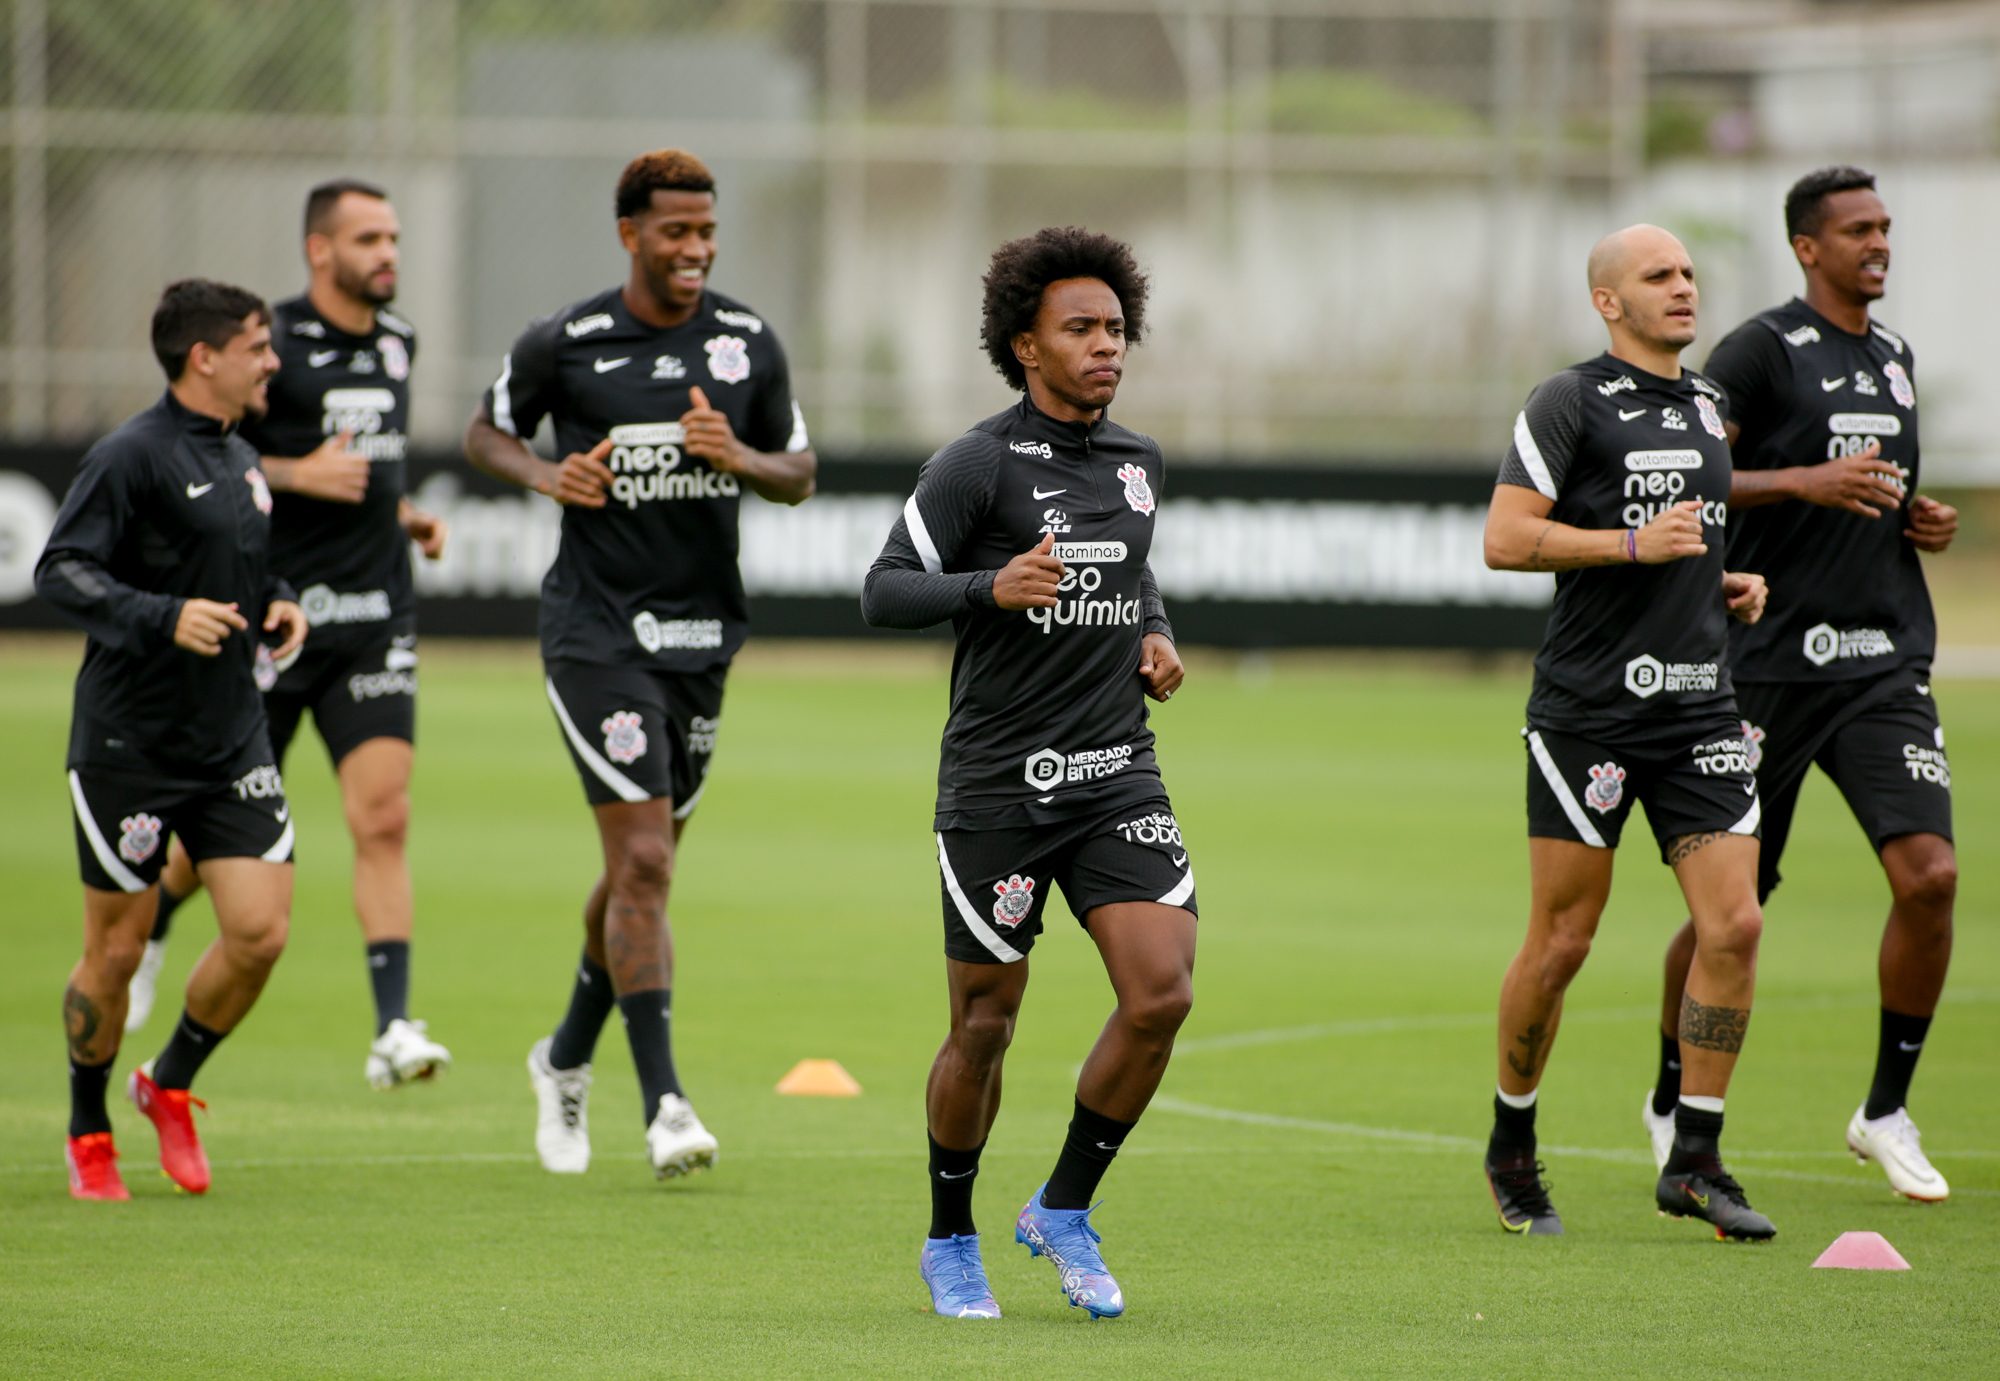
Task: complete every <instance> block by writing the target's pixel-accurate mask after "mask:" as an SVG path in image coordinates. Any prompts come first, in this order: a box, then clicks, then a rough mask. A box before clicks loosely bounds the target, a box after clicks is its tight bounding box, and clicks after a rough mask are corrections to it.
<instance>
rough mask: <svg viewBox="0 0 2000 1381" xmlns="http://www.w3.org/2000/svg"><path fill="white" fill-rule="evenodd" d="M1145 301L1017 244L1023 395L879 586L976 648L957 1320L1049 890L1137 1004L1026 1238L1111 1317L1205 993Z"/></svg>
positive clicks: (953, 1219)
mask: <svg viewBox="0 0 2000 1381" xmlns="http://www.w3.org/2000/svg"><path fill="white" fill-rule="evenodd" d="M1145 305H1146V277H1145V275H1144V274H1143V273H1141V272H1140V271H1139V267H1138V265H1137V263H1135V262H1134V260H1133V258H1132V251H1131V250H1130V249H1129V248H1127V247H1126V246H1125V245H1123V244H1121V243H1120V242H1118V241H1117V240H1114V239H1111V238H1110V237H1109V236H1105V235H1095V234H1092V233H1091V232H1089V231H1087V230H1078V229H1074V228H1070V229H1061V230H1043V231H1041V232H1039V233H1037V234H1034V235H1030V236H1028V237H1027V238H1026V239H1021V240H1015V241H1012V242H1011V243H1009V244H1006V245H1002V246H1001V247H1000V250H999V252H998V253H996V254H995V255H994V256H993V263H992V267H991V268H990V270H989V271H988V273H987V275H986V312H985V324H984V327H983V334H984V336H985V340H986V348H987V351H988V353H989V354H990V355H991V356H992V359H993V363H994V365H995V366H996V367H997V368H998V369H999V370H1000V372H1001V373H1002V374H1003V375H1005V376H1006V377H1007V380H1008V381H1009V382H1010V383H1012V384H1013V385H1015V387H1017V388H1020V389H1022V390H1023V392H1024V395H1025V396H1024V397H1023V398H1022V399H1021V401H1020V402H1019V403H1017V404H1015V405H1014V406H1013V407H1011V408H1009V409H1008V410H1007V411H1005V412H1003V413H1001V414H999V415H998V416H996V417H989V418H987V419H986V420H985V421H984V422H981V423H980V424H979V425H978V426H976V427H974V428H973V429H972V430H971V431H969V432H967V433H966V434H965V435H964V436H962V437H960V438H959V439H958V440H957V441H954V442H952V443H951V444H950V445H949V446H947V447H945V448H944V449H943V450H941V451H939V452H938V453H937V454H936V455H934V456H932V457H931V459H930V461H929V462H928V463H927V464H926V465H925V466H924V469H923V473H922V474H921V475H920V476H919V477H918V480H917V489H916V493H915V494H913V495H912V496H911V497H910V500H909V502H908V503H907V504H905V505H904V507H903V516H902V517H901V518H900V519H899V520H898V521H897V523H896V525H895V527H894V528H893V529H892V530H891V532H890V534H889V541H888V544H887V545H886V546H885V547H884V548H883V550H882V554H881V556H880V557H878V558H877V559H876V562H875V565H874V567H873V569H871V570H870V571H869V572H868V580H867V585H866V589H865V592H864V593H863V595H862V612H863V613H864V615H865V616H866V617H867V619H868V621H869V622H870V623H872V624H875V625H877V626H881V627H891V628H926V627H929V626H930V625H932V624H935V623H939V622H942V621H943V620H945V619H950V620H951V621H952V624H953V627H954V628H955V629H956V630H957V633H958V655H957V658H956V659H955V661H954V662H953V665H952V691H951V718H950V720H949V722H948V723H947V724H946V726H945V732H944V750H943V758H942V761H941V763H940V764H939V767H938V802H937V816H936V819H935V821H934V822H933V828H934V830H935V831H936V838H937V851H938V869H939V872H940V875H941V880H942V883H943V894H944V895H943V907H944V931H945V943H944V950H945V979H946V983H947V986H948V987H949V989H950V995H951V1031H950V1034H949V1035H948V1036H947V1037H946V1038H945V1042H944V1047H943V1049H941V1050H939V1051H938V1055H937V1060H936V1062H935V1063H934V1064H933V1065H932V1067H931V1076H930V1088H929V1093H928V1097H927V1113H928V1124H929V1133H930V1181H931V1227H930V1233H929V1236H928V1238H927V1240H926V1241H925V1243H924V1247H923V1252H922V1255H921V1257H920V1269H921V1271H922V1274H923V1278H924V1281H925V1283H926V1284H927V1285H929V1286H930V1290H931V1304H932V1307H933V1309H935V1310H936V1312H937V1313H938V1314H939V1315H940V1316H943V1317H947V1318H981V1319H991V1318H998V1317H999V1316H1000V1307H999V1305H998V1304H996V1303H995V1302H994V1300H993V1292H992V1290H991V1288H990V1287H989V1286H988V1284H987V1280H986V1269H985V1266H984V1264H983V1263H982V1261H981V1259H980V1252H979V1234H978V1230H977V1229H976V1228H975V1227H974V1225H973V1221H972V1185H973V1180H974V1179H975V1177H976V1176H977V1175H978V1172H979V1157H980V1152H981V1150H982V1149H984V1147H985V1145H986V1136H987V1133H988V1131H990V1130H991V1128H992V1126H993V1119H994V1115H995V1114H996V1113H997V1112H998V1111H999V1107H1000V1066H1001V1061H1002V1059H1003V1058H1004V1056H1005V1055H1006V1051H1007V1044H1008V1042H1009V1040H1010V1039H1011V1038H1012V1035H1013V1031H1014V1018H1015V1016H1016V1014H1017V1013H1018V1012H1019V1011H1020V1007H1021V999H1022V996H1023V995H1024V994H1025V992H1026V991H1027V986H1028V964H1027V957H1028V951H1029V950H1030V949H1032V948H1033V947H1034V944H1035V940H1036V937H1037V936H1038V935H1039V934H1040V933H1041V929H1042V914H1043V908H1044V907H1045V905H1046V904H1047V902H1048V896H1049V889H1050V884H1051V883H1053V884H1055V885H1057V886H1059V887H1061V888H1062V893H1063V898H1064V900H1065V901H1067V902H1068V903H1069V908H1070V910H1071V912H1072V913H1073V914H1074V915H1075V916H1076V917H1077V918H1078V920H1080V921H1081V922H1082V923H1083V926H1084V929H1085V930H1086V931H1087V932H1088V933H1089V935H1090V938H1091V939H1092V941H1094V942H1095V943H1096V945H1097V948H1098V952H1099V953H1100V954H1101V955H1102V956H1103V959H1104V966H1105V969H1106V971H1107V972H1108V973H1109V975H1110V978H1111V986H1112V989H1113V991H1114V992H1115V993H1116V995H1117V998H1118V1006H1117V1008H1116V1010H1115V1011H1114V1012H1113V1013H1112V1015H1111V1019H1110V1021H1108V1022H1107V1023H1106V1024H1105V1027H1104V1033H1103V1035H1101V1036H1100V1037H1098V1041H1097V1045H1096V1047H1095V1048H1094V1049H1093V1050H1092V1051H1091V1053H1090V1057H1089V1059H1087V1060H1086V1061H1085V1062H1084V1066H1083V1073H1082V1076H1081V1078H1079V1079H1078V1081H1077V1088H1076V1104H1075V1108H1074V1113H1073V1116H1072V1118H1071V1120H1070V1125H1069V1136H1068V1139H1067V1140H1066V1141H1065V1142H1064V1144H1063V1149H1062V1153H1061V1155H1060V1156H1059V1157H1058V1158H1057V1160H1056V1164H1055V1169H1054V1171H1053V1172H1052V1173H1051V1174H1050V1175H1049V1178H1048V1181H1047V1183H1046V1184H1044V1185H1043V1186H1042V1187H1041V1188H1039V1189H1037V1190H1036V1191H1035V1193H1034V1195H1033V1196H1032V1197H1030V1199H1029V1200H1028V1204H1027V1206H1026V1207H1025V1208H1023V1209H1022V1210H1021V1213H1020V1218H1019V1220H1018V1222H1017V1224H1016V1227H1015V1240H1016V1241H1017V1242H1020V1243H1022V1244H1023V1245H1025V1246H1027V1247H1028V1249H1029V1250H1030V1251H1031V1252H1032V1253H1033V1254H1034V1255H1036V1256H1047V1257H1048V1258H1049V1259H1050V1260H1051V1261H1052V1262H1054V1263H1055V1265H1056V1268H1057V1270H1058V1271H1060V1272H1061V1277H1062V1288H1063V1293H1064V1294H1065V1295H1067V1296H1068V1298H1069V1301H1070V1303H1071V1304H1073V1305H1077V1306H1080V1307H1082V1308H1084V1309H1087V1310H1089V1311H1090V1313H1091V1314H1092V1315H1093V1316H1095V1317H1098V1318H1110V1317H1115V1316H1116V1315H1118V1314H1120V1313H1123V1312H1124V1308H1125V1299H1124V1295H1123V1294H1122V1293H1121V1291H1120V1290H1119V1287H1118V1282H1117V1281H1115V1280H1113V1279H1112V1278H1111V1275H1110V1273H1109V1272H1108V1271H1107V1270H1106V1269H1105V1265H1104V1259H1103V1257H1102V1256H1100V1255H1099V1254H1098V1250H1097V1243H1098V1241H1099V1240H1101V1239H1100V1238H1099V1237H1098V1235H1097V1232H1096V1230H1095V1229H1094V1228H1093V1227H1092V1226H1091V1223H1090V1218H1089V1215H1090V1210H1091V1196H1092V1195H1093V1194H1094V1193H1095V1191H1096V1189H1097V1185H1098V1182H1099V1180H1100V1179H1102V1178H1103V1176H1104V1173H1105V1171H1106V1170H1107V1169H1109V1168H1110V1165H1111V1160H1112V1157H1113V1156H1115V1155H1116V1154H1117V1152H1118V1148H1119V1146H1120V1145H1122V1144H1123V1142H1124V1140H1125V1138H1126V1136H1127V1135H1128V1134H1130V1132H1131V1131H1132V1128H1133V1126H1134V1125H1135V1124H1136V1123H1137V1122H1138V1120H1139V1115H1140V1114H1141V1113H1142V1112H1144V1111H1145V1108H1146V1105H1147V1103H1148V1102H1150V1101H1151V1100H1152V1097H1153V1091H1154V1089H1156V1088H1157V1087H1159V1082H1160V1076H1161V1075H1162V1074H1164V1073H1165V1072H1166V1067H1167V1057H1168V1056H1169V1054H1171V1053H1172V1050H1173V1044H1174V1035H1175V1033H1176V1032H1178V1031H1179V1030H1180V1026H1181V1022H1182V1021H1183V1020H1184V1019H1185V1018H1186V1016H1187V1012H1188V1007H1189V1005H1190V1004H1191V1003H1192V1002H1193V1000H1194V983H1193V977H1194V948H1195V896H1194V871H1193V869H1192V868H1190V867H1189V866H1188V850H1187V846H1186V845H1185V844H1184V843H1183V842H1182V838H1181V830H1180V825H1179V823H1178V822H1177V821H1176V820H1175V819H1174V810H1173V805H1172V804H1171V803H1170V802H1169V801H1168V799H1167V793H1166V788H1165V786H1164V785H1163V784H1162V783H1161V780H1160V769H1159V766H1158V764H1157V763H1156V762H1155V761H1154V758H1153V734H1152V731H1151V730H1150V729H1148V728H1147V727H1146V697H1147V696H1149V695H1150V696H1152V697H1153V698H1154V699H1155V700H1160V701H1165V700H1167V699H1168V698H1170V697H1171V696H1172V695H1173V693H1174V689H1175V688H1176V687H1177V686H1179V685H1180V683H1181V675H1182V672H1181V663H1180V658H1179V656H1178V655H1176V653H1175V652H1174V644H1173V626H1172V625H1171V624H1169V623H1168V622H1167V616H1166V609H1165V607H1164V606H1163V605H1162V604H1161V602H1160V594H1159V588H1158V586H1157V585H1155V583H1154V581H1153V575H1152V571H1151V570H1150V568H1149V567H1148V566H1147V564H1146V555H1147V552H1148V551H1149V549H1150V548H1151V546H1152V540H1153V519H1154V514H1155V512H1156V510H1157V506H1158V503H1159V492H1160V481H1161V471H1162V468H1163V463H1162V460H1161V457H1160V448H1159V446H1158V445H1157V444H1156V443H1155V442H1154V441H1153V440H1152V438H1150V437H1146V436H1141V435H1139V434H1138V433H1137V432H1132V431H1127V430H1126V429H1125V428H1123V427H1121V426H1119V425H1118V424H1117V423H1115V422H1113V421H1111V420H1110V419H1109V418H1108V417H1106V416H1105V411H1106V409H1107V408H1108V407H1109V405H1110V403H1111V400H1112V397H1113V395H1114V394H1116V393H1117V391H1118V382H1119V380H1120V378H1122V377H1123V374H1124V369H1125V352H1126V348H1127V346H1128V345H1129V344H1130V343H1131V342H1132V341H1133V340H1135V339H1136V338H1137V336H1138V328H1139V323H1140V321H1141V319H1142V317H1143V314H1144V311H1145Z"/></svg>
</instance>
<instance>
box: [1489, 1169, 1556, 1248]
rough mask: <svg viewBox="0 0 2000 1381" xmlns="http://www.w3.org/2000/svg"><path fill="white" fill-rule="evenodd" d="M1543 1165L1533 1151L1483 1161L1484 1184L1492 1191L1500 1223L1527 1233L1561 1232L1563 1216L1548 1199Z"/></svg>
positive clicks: (1554, 1234) (1552, 1234)
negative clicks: (1498, 1211) (1484, 1164)
mask: <svg viewBox="0 0 2000 1381" xmlns="http://www.w3.org/2000/svg"><path fill="white" fill-rule="evenodd" d="M1546 1168H1547V1167H1546V1166H1544V1165H1543V1164H1542V1163H1541V1162H1540V1161H1538V1160H1536V1159H1535V1157H1534V1153H1533V1152H1529V1153H1528V1154H1527V1155H1524V1156H1510V1157H1508V1158H1507V1159H1506V1160H1503V1161H1500V1162H1497V1163H1496V1162H1494V1161H1492V1160H1488V1161H1487V1162H1486V1187H1487V1188H1488V1189H1490V1190H1492V1191H1493V1206H1494V1207H1495V1208H1497V1209H1499V1210H1500V1226H1501V1227H1503V1228H1505V1229H1507V1231H1509V1232H1515V1233H1521V1234H1524V1235H1527V1236H1536V1237H1560V1236H1561V1235H1562V1230H1563V1220H1562V1218H1561V1217H1560V1216H1559V1215H1558V1214H1557V1213H1556V1210H1555V1205H1553V1204H1551V1203H1550V1202H1549V1186H1548V1183H1547V1182H1546V1181H1545V1180H1543V1179H1542V1171H1543V1170H1544V1169H1546Z"/></svg>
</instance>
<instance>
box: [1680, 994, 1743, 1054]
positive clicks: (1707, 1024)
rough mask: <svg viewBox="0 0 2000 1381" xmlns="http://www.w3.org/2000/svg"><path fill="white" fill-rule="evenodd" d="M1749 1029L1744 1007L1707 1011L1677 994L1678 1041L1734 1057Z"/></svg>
mask: <svg viewBox="0 0 2000 1381" xmlns="http://www.w3.org/2000/svg"><path fill="white" fill-rule="evenodd" d="M1749 1026H1750V1009H1749V1008H1748V1007H1709V1006H1705V1005H1704V1004H1702V1003H1699V1002H1696V1001H1695V1000H1694V999H1693V998H1692V997H1690V996H1688V994H1686V993H1682V994H1681V1033H1680V1034H1681V1039H1682V1040H1684V1041H1686V1042H1687V1043H1688V1044H1689V1045H1693V1046H1698V1047H1700V1048H1701V1049H1703V1050H1720V1051H1722V1052H1723V1053H1724V1054H1725V1055H1734V1054H1735V1053H1736V1052H1737V1051H1739V1050H1741V1049H1742V1048H1743V1033H1744V1031H1745V1030H1747V1029H1748V1028H1749Z"/></svg>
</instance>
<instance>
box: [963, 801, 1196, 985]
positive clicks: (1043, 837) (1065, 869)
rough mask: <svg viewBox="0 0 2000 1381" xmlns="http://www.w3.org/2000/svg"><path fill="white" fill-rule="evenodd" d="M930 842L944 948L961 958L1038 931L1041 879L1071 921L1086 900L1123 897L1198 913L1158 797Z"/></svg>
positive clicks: (999, 951)
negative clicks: (1058, 820) (939, 887)
mask: <svg viewBox="0 0 2000 1381" xmlns="http://www.w3.org/2000/svg"><path fill="white" fill-rule="evenodd" d="M937 843H938V872H939V874H940V881H941V882H942V884H943V890H944V952H945V954H946V955H948V956H949V957H951V958H953V959H959V960H963V961H964V962H966V963H968V964H1011V963H1013V962H1014V961H1015V960H1017V959H1025V958H1026V957H1027V954H1028V951H1029V950H1031V949H1033V948H1034V947H1035V937H1036V936H1037V935H1040V934H1041V933H1042V908H1043V907H1044V906H1045V905H1047V904H1048V900H1049V884H1050V883H1054V884H1055V885H1056V886H1058V887H1060V888H1062V893H1063V900H1064V901H1066V902H1068V903H1069V910H1070V914H1071V915H1072V916H1075V917H1076V919H1077V922H1078V923H1079V924H1081V923H1082V921H1083V918H1084V917H1085V916H1087V915H1088V914H1089V913H1090V911H1091V909H1092V908H1093V907H1099V906H1109V905H1110V904H1112V903H1113V902H1122V901H1153V902H1161V903H1163V904H1165V905H1167V906H1178V907H1180V908H1181V909H1183V910H1185V911H1188V912H1191V913H1194V914H1196V915H1199V914H1200V913H1199V912H1198V911H1197V910H1196V907H1195V899H1194V869H1193V868H1192V867H1191V866H1189V864H1188V851H1187V846H1186V845H1184V844H1183V843H1182V842H1181V829H1180V825H1179V823H1178V822H1176V821H1175V819H1174V808H1173V806H1171V805H1170V804H1168V803H1167V801H1166V800H1165V799H1164V798H1162V799H1160V800H1157V801H1148V802H1145V803H1143V804H1140V805H1131V806H1122V807H1120V808H1119V809H1118V811H1117V812H1116V813H1115V814H1111V815H1086V816H1083V817H1081V818H1079V819H1077V820H1073V821H1065V822H1064V823H1062V824H1060V825H1040V826H1035V827H1032V828H1023V829H1004V830H945V831H943V832H941V833H940V834H939V835H938V836H937Z"/></svg>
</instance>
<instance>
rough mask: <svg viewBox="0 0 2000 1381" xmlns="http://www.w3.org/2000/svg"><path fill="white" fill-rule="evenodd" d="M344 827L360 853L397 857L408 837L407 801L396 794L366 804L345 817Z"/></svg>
mask: <svg viewBox="0 0 2000 1381" xmlns="http://www.w3.org/2000/svg"><path fill="white" fill-rule="evenodd" d="M347 826H348V829H349V831H350V832H351V833H352V834H353V835H354V847H355V848H356V849H358V850H360V851H362V852H363V853H401V852H402V851H403V846H404V844H405V843H406V842H407V840H408V839H409V834H410V798H409V796H408V795H406V794H405V793H403V792H400V791H399V792H397V793H396V794H395V795H393V796H387V797H384V798H382V799H381V800H379V801H370V802H368V803H367V804H365V805H363V806H361V807H360V808H359V809H357V810H355V811H353V812H352V813H351V814H350V815H349V816H348V818H347Z"/></svg>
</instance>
